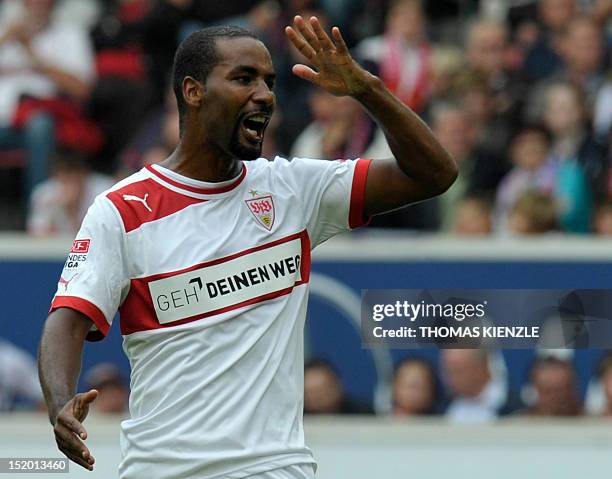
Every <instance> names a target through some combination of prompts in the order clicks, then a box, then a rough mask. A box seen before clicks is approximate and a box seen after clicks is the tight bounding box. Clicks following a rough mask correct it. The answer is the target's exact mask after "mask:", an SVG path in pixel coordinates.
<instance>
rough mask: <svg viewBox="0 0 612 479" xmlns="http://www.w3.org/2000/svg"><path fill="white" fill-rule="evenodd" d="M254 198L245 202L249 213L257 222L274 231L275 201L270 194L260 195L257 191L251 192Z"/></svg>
mask: <svg viewBox="0 0 612 479" xmlns="http://www.w3.org/2000/svg"><path fill="white" fill-rule="evenodd" d="M249 194H250V195H251V196H252V198H249V199H248V200H244V202H245V203H246V205H247V207H248V208H249V211H250V212H251V214H252V215H253V216H254V218H255V219H256V220H257V222H258V223H259V224H260V225H262V226H263V227H264V228H266V229H267V230H268V231H271V230H272V226H273V225H274V200H273V199H272V195H271V194H270V193H259V192H258V191H256V190H251V191H249Z"/></svg>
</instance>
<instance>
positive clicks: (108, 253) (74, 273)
mask: <svg viewBox="0 0 612 479" xmlns="http://www.w3.org/2000/svg"><path fill="white" fill-rule="evenodd" d="M126 260H127V259H126V255H125V247H124V233H123V228H122V226H121V222H120V220H119V217H118V213H117V212H116V210H115V209H114V206H113V205H112V204H111V202H110V201H109V200H108V199H107V198H105V197H98V199H96V201H95V202H94V204H93V205H92V206H91V207H90V208H89V210H88V211H87V215H86V216H85V219H84V220H83V224H82V226H81V229H80V231H79V232H78V234H77V236H76V239H75V240H74V243H73V245H72V248H71V250H70V253H69V254H68V258H67V259H66V263H65V264H64V269H63V271H62V274H61V276H60V278H59V281H58V285H57V291H56V293H55V296H54V297H53V301H52V303H51V310H50V312H52V311H54V310H56V309H58V308H71V309H74V310H76V311H79V312H81V313H83V314H84V315H85V316H87V317H89V318H90V319H91V320H92V321H93V323H94V324H93V326H92V329H91V331H90V332H89V334H88V335H87V339H88V340H90V341H99V340H100V339H103V338H104V337H105V336H106V334H107V333H108V330H109V328H110V326H111V324H112V321H113V318H114V316H115V314H116V312H117V308H118V307H119V305H120V303H121V301H122V298H125V296H126V295H127V292H128V290H129V284H130V281H129V274H128V267H127V261H126Z"/></svg>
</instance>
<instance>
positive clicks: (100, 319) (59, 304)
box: [49, 296, 110, 341]
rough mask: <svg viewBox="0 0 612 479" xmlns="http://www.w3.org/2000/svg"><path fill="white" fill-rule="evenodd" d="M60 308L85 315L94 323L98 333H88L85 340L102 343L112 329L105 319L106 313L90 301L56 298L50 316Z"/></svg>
mask: <svg viewBox="0 0 612 479" xmlns="http://www.w3.org/2000/svg"><path fill="white" fill-rule="evenodd" d="M59 308H70V309H74V310H75V311H78V312H79V313H83V314H84V315H85V316H87V317H88V318H89V319H91V320H92V321H93V323H94V324H95V325H96V327H97V328H98V331H90V332H89V333H87V336H86V338H85V339H87V341H100V340H101V339H104V337H105V336H106V335H107V334H108V330H109V329H110V326H109V324H108V323H107V322H106V318H105V317H104V313H103V312H102V311H100V308H98V307H97V306H96V305H95V304H93V303H92V302H90V301H87V300H86V299H83V298H77V297H76V296H56V297H55V298H53V302H52V303H51V309H50V310H49V314H51V313H52V312H53V311H55V310H56V309H59Z"/></svg>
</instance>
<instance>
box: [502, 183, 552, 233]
mask: <svg viewBox="0 0 612 479" xmlns="http://www.w3.org/2000/svg"><path fill="white" fill-rule="evenodd" d="M557 217H558V216H557V205H556V203H555V200H554V199H553V197H552V196H550V195H549V194H547V193H542V192H537V191H526V192H525V193H523V194H522V195H521V196H519V198H518V199H517V200H516V202H515V203H514V205H512V208H511V209H510V212H509V216H508V230H509V232H510V233H511V234H514V235H538V234H543V233H550V232H553V231H556V230H557V227H558V220H557Z"/></svg>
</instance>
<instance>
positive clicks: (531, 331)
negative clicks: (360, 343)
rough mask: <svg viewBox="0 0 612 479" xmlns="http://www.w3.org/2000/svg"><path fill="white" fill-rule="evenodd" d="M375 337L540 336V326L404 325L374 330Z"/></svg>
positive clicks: (378, 327) (379, 327)
mask: <svg viewBox="0 0 612 479" xmlns="http://www.w3.org/2000/svg"><path fill="white" fill-rule="evenodd" d="M372 333H373V335H374V337H375V338H428V339H436V338H442V339H444V338H539V337H540V327H539V326H471V327H459V326H457V327H454V326H436V327H434V326H413V327H408V326H402V327H401V328H396V329H385V328H383V327H381V326H377V327H376V328H374V329H373V330H372Z"/></svg>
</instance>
